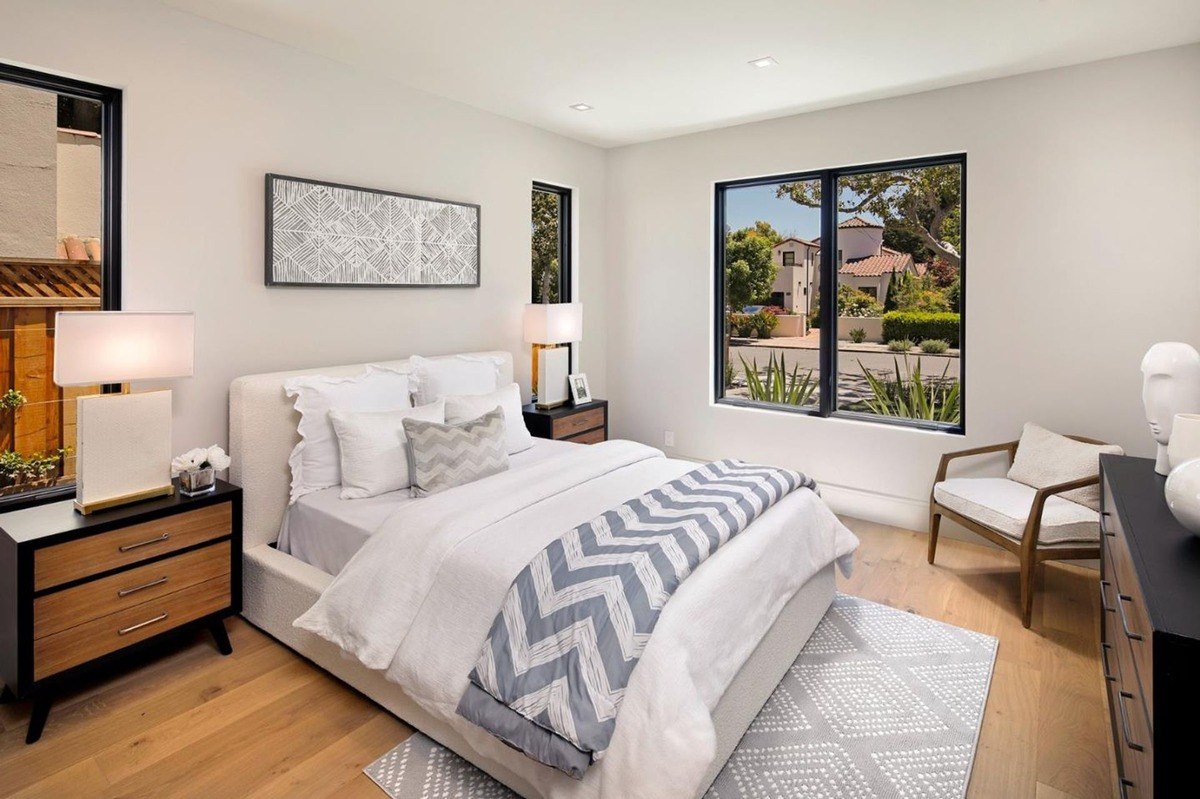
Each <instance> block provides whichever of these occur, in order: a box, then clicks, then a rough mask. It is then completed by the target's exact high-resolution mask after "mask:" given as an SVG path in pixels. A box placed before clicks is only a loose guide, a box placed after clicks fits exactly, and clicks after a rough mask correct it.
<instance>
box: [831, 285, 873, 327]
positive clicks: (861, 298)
mask: <svg viewBox="0 0 1200 799" xmlns="http://www.w3.org/2000/svg"><path fill="white" fill-rule="evenodd" d="M882 314H883V306H882V305H880V304H879V303H878V302H876V301H875V299H874V298H873V297H871V295H870V294H866V293H864V292H861V291H859V290H858V289H856V288H854V286H851V285H848V284H846V283H843V284H841V285H840V286H838V316H851V317H857V318H860V319H861V318H864V317H869V316H880V315H882Z"/></svg>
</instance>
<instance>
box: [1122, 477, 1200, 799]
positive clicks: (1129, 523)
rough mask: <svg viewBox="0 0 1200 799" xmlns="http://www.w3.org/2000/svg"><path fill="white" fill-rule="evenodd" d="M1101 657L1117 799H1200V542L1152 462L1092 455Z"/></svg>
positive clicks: (1164, 479) (1199, 537) (1199, 538)
mask: <svg viewBox="0 0 1200 799" xmlns="http://www.w3.org/2000/svg"><path fill="white" fill-rule="evenodd" d="M1100 472H1101V476H1102V480H1101V483H1102V485H1103V499H1102V504H1101V519H1100V528H1101V531H1102V533H1103V535H1101V538H1102V539H1103V546H1102V547H1101V560H1100V563H1101V566H1100V604H1101V606H1102V608H1103V610H1102V612H1101V614H1100V615H1101V622H1100V640H1101V644H1100V645H1101V655H1102V657H1103V662H1104V678H1105V680H1106V682H1107V684H1108V704H1109V711H1110V715H1111V721H1112V729H1113V744H1114V746H1115V747H1116V752H1117V763H1118V767H1119V771H1120V773H1119V776H1118V779H1119V780H1120V784H1119V794H1118V795H1119V796H1121V797H1122V798H1123V799H1148V797H1151V796H1155V795H1156V794H1157V796H1160V797H1175V796H1200V784H1198V780H1197V778H1196V776H1195V774H1196V764H1195V763H1193V762H1192V758H1195V757H1198V756H1200V750H1198V745H1200V536H1197V535H1195V534H1193V533H1191V532H1188V531H1187V530H1186V529H1184V528H1183V527H1181V526H1180V524H1179V523H1178V522H1177V521H1175V518H1174V517H1173V516H1172V515H1171V512H1170V510H1169V509H1168V508H1167V503H1166V500H1165V499H1164V498H1163V484H1164V483H1165V481H1166V478H1164V477H1162V476H1160V475H1158V474H1155V472H1154V461H1153V460H1147V459H1145V458H1128V457H1122V456H1117V455H1101V456H1100Z"/></svg>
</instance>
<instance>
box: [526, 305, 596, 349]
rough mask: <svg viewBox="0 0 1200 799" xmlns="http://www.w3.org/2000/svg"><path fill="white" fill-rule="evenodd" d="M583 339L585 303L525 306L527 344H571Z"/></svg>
mask: <svg viewBox="0 0 1200 799" xmlns="http://www.w3.org/2000/svg"><path fill="white" fill-rule="evenodd" d="M582 339H583V303H581V302H544V303H531V304H529V305H526V306H525V343H526V344H569V343H571V342H572V341H580V340H582Z"/></svg>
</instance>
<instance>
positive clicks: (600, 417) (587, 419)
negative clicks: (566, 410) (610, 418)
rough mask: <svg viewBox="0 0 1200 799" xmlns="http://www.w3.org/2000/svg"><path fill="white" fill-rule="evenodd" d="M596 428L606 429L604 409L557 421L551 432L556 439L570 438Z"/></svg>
mask: <svg viewBox="0 0 1200 799" xmlns="http://www.w3.org/2000/svg"><path fill="white" fill-rule="evenodd" d="M596 427H604V408H593V409H592V410H590V411H584V412H583V413H574V414H571V415H570V416H564V417H563V418H561V419H555V420H554V425H553V427H552V431H551V432H552V434H553V436H554V437H555V438H568V437H570V436H573V435H577V434H579V433H582V432H584V431H585V430H591V429H593V428H596Z"/></svg>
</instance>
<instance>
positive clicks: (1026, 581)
mask: <svg viewBox="0 0 1200 799" xmlns="http://www.w3.org/2000/svg"><path fill="white" fill-rule="evenodd" d="M1036 571H1037V561H1036V560H1034V558H1033V556H1032V553H1029V554H1025V553H1022V555H1021V624H1023V625H1025V629H1027V630H1028V629H1029V625H1030V623H1031V622H1032V621H1033V577H1034V573H1035V572H1036Z"/></svg>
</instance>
